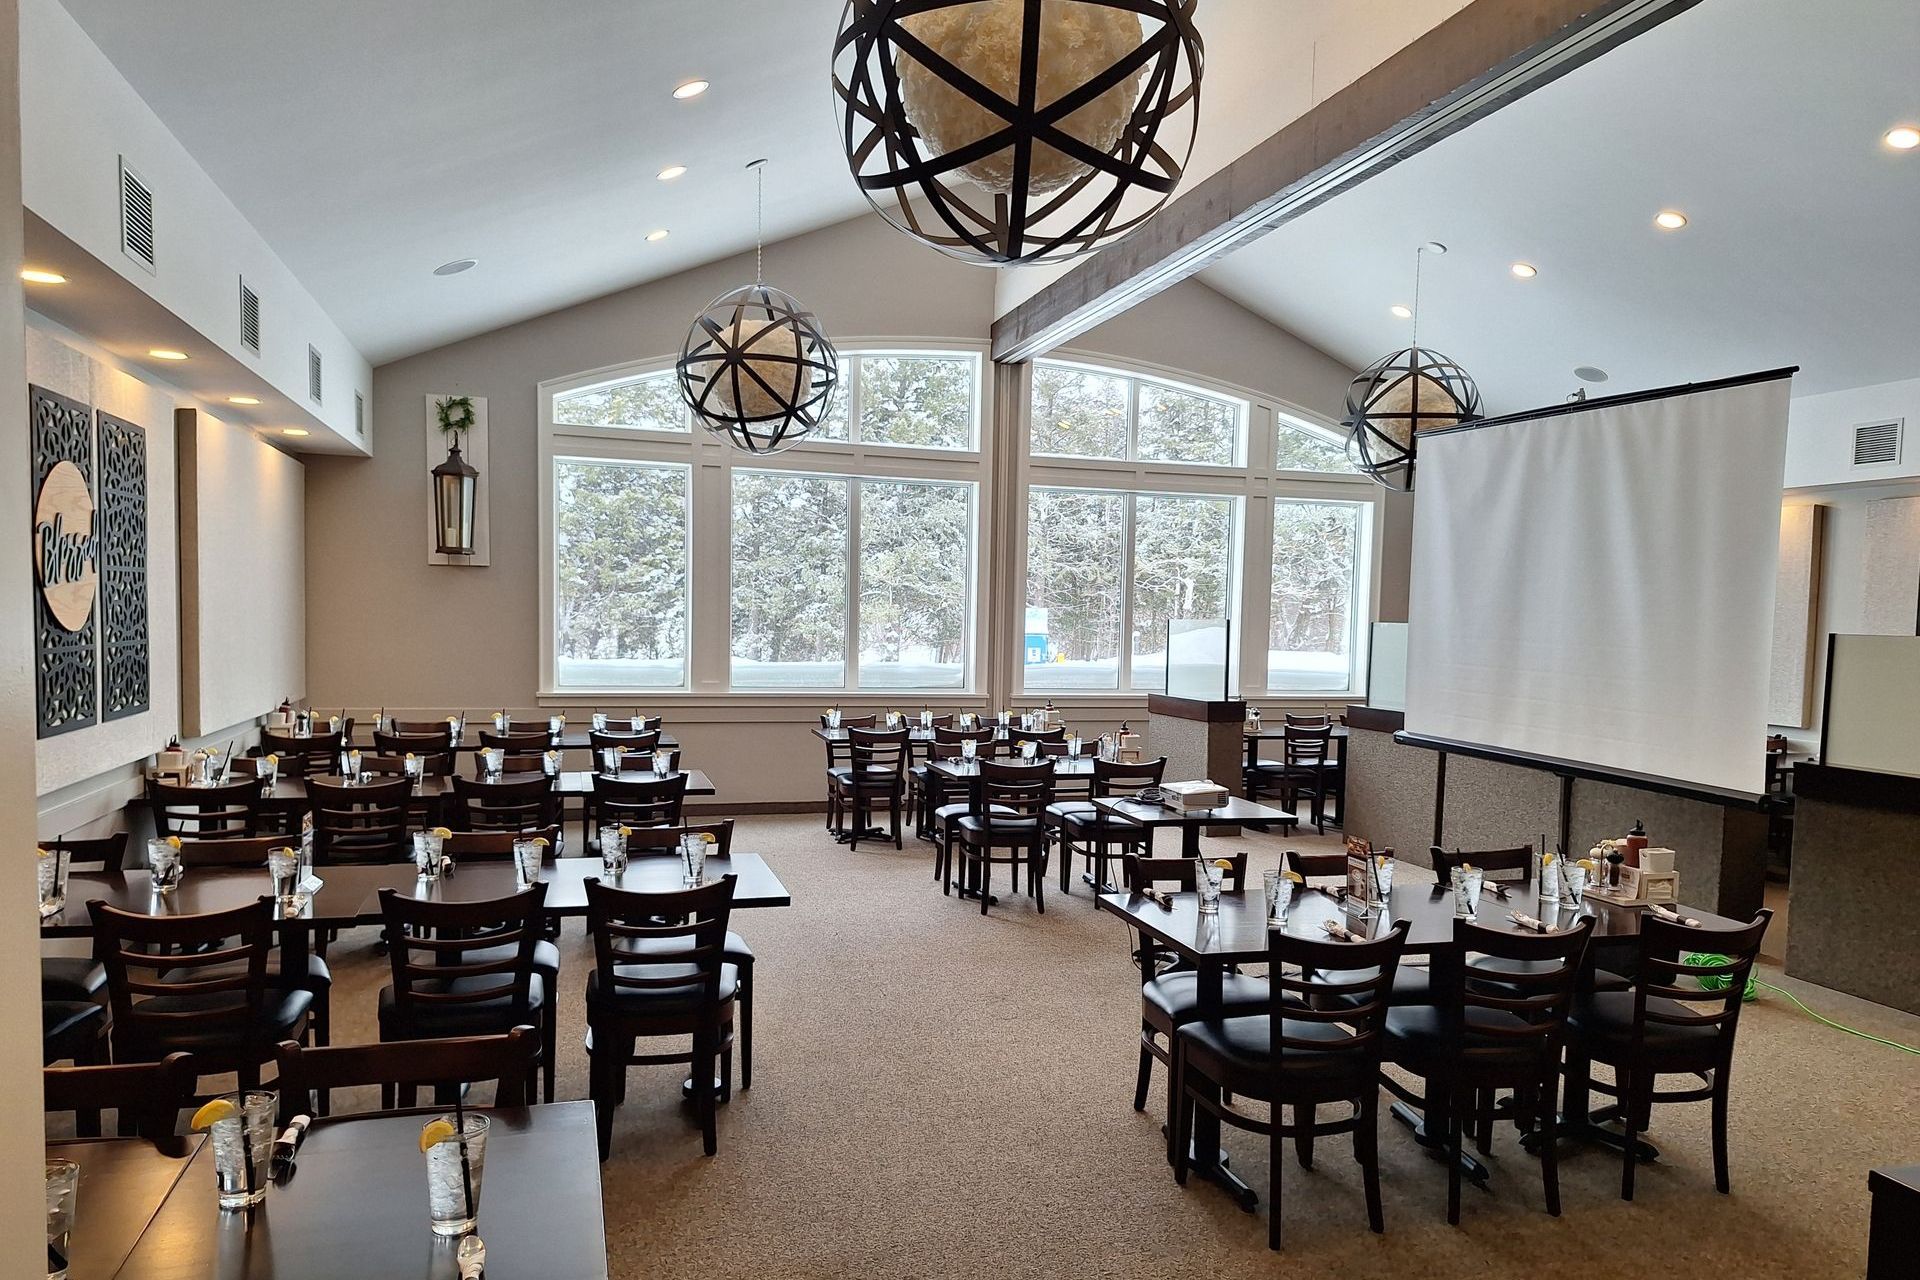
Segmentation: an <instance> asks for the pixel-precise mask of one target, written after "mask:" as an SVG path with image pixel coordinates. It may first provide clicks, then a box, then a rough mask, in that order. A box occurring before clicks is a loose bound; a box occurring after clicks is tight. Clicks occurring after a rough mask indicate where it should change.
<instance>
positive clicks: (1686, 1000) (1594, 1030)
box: [1567, 907, 1773, 1200]
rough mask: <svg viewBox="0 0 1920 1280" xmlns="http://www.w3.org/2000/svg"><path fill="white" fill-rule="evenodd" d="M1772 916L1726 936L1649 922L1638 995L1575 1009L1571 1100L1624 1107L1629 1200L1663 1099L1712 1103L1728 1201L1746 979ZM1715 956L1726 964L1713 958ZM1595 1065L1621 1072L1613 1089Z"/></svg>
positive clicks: (1590, 1000) (1584, 1000)
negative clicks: (1734, 1079) (1672, 1080)
mask: <svg viewBox="0 0 1920 1280" xmlns="http://www.w3.org/2000/svg"><path fill="white" fill-rule="evenodd" d="M1772 919H1773V912H1772V911H1771V910H1769V909H1768V908H1766V907H1762V908H1761V909H1760V910H1759V912H1758V913H1756V914H1755V915H1754V917H1753V921H1752V923H1750V924H1748V925H1746V926H1744V927H1742V928H1739V929H1732V930H1724V929H1701V928H1694V927H1692V926H1689V925H1684V924H1675V923H1673V922H1671V921H1667V920H1662V919H1660V918H1659V917H1657V916H1654V915H1651V914H1648V915H1645V916H1643V917H1642V919H1641V921H1640V946H1639V953H1638V963H1637V966H1636V968H1635V970H1634V973H1635V977H1634V983H1633V988H1632V990H1630V991H1595V992H1591V993H1589V994H1585V995H1583V996H1582V997H1581V999H1580V1000H1579V1001H1578V1002H1577V1003H1576V1004H1575V1005H1574V1009H1573V1016H1572V1018H1571V1019H1570V1020H1569V1023H1568V1029H1569V1033H1570V1034H1569V1036H1568V1041H1567V1081H1568V1087H1567V1093H1568V1097H1569V1098H1574V1097H1577V1096H1579V1095H1580V1094H1582V1093H1584V1092H1585V1091H1587V1090H1597V1091H1598V1092H1601V1093H1604V1094H1610V1095H1611V1096H1613V1097H1614V1098H1615V1099H1617V1100H1618V1102H1619V1113H1620V1119H1621V1121H1622V1122H1623V1124H1624V1125H1625V1129H1626V1132H1625V1141H1624V1144H1623V1145H1624V1149H1625V1156H1624V1158H1623V1159H1622V1161H1621V1169H1620V1198H1621V1199H1622V1200H1631V1199H1633V1171H1634V1168H1635V1166H1636V1165H1637V1164H1638V1163H1639V1158H1638V1148H1639V1143H1638V1141H1637V1135H1639V1134H1641V1133H1643V1132H1645V1131H1646V1129H1647V1128H1648V1126H1649V1123H1650V1118H1651V1115H1652V1112H1653V1104H1654V1103H1656V1102H1660V1103H1671V1102H1711V1103H1712V1105H1713V1116H1712V1127H1713V1185H1714V1189H1715V1190H1716V1191H1718V1192H1720V1194H1721V1195H1726V1194H1727V1193H1728V1191H1729V1189H1730V1183H1729V1179H1728V1174H1727V1082H1728V1078H1729V1076H1730V1075H1731V1073H1732V1070H1733V1045H1734V1037H1735V1035H1736V1033H1737V1032H1738V1031H1739V1029H1740V1006H1741V1004H1742V1002H1743V1001H1744V1000H1745V998H1746V988H1747V979H1748V978H1749V977H1750V976H1751V975H1752V973H1753V966H1754V962H1755V961H1757V960H1758V959H1759V958H1760V944H1761V941H1762V939H1764V938H1765V937H1766V933H1767V925H1768V924H1769V923H1770V922H1771V921H1772ZM1708 956H1713V957H1720V956H1724V957H1726V959H1725V960H1724V961H1722V960H1718V959H1715V960H1711V961H1709V960H1707V959H1705V957H1708ZM1690 957H1691V959H1692V963H1689V958H1690ZM1596 1062H1600V1063H1604V1064H1606V1065H1607V1066H1610V1067H1612V1068H1613V1071H1614V1083H1613V1084H1611V1085H1607V1084H1602V1083H1600V1082H1599V1081H1597V1080H1595V1079H1593V1074H1592V1064H1594V1063H1596ZM1663 1075H1687V1076H1692V1077H1694V1078H1695V1079H1696V1080H1697V1081H1698V1082H1699V1084H1698V1086H1697V1087H1693V1088H1682V1089H1668V1090H1660V1089H1658V1088H1657V1085H1658V1082H1659V1077H1661V1076H1663ZM1580 1118H1581V1119H1584V1118H1585V1117H1580Z"/></svg>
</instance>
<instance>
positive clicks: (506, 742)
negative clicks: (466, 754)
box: [480, 729, 553, 756]
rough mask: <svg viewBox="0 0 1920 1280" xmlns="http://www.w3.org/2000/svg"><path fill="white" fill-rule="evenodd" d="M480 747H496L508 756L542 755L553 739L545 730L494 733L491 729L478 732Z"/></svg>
mask: <svg viewBox="0 0 1920 1280" xmlns="http://www.w3.org/2000/svg"><path fill="white" fill-rule="evenodd" d="M480 745H481V746H483V747H498V748H499V749H500V750H502V751H504V752H506V753H507V754H508V755H510V756H513V755H534V756H538V755H544V754H546V750H547V748H548V747H550V746H552V745H553V739H552V737H551V736H549V735H548V733H547V731H546V730H545V729H522V730H520V731H518V732H513V731H508V732H506V733H495V732H494V731H493V730H491V729H482V730H481V731H480Z"/></svg>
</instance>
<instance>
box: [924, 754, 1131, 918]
mask: <svg viewBox="0 0 1920 1280" xmlns="http://www.w3.org/2000/svg"><path fill="white" fill-rule="evenodd" d="M980 759H981V757H979V756H973V757H968V756H949V757H947V758H946V759H944V760H929V761H927V773H928V774H929V775H933V776H938V777H939V778H940V779H941V780H942V781H943V782H944V783H945V784H946V786H947V787H948V788H949V789H952V790H964V791H965V792H966V795H967V803H968V804H969V805H970V806H972V807H974V808H978V807H979V806H980V803H981V792H980V787H981V778H982V777H983V775H982V774H981V772H980ZM1042 759H1045V760H1047V761H1050V762H1051V763H1052V765H1053V778H1054V782H1055V784H1056V785H1057V784H1058V783H1060V782H1062V781H1065V782H1068V783H1071V784H1074V785H1075V790H1076V794H1075V795H1068V796H1061V797H1059V798H1060V799H1063V800H1070V799H1076V798H1080V797H1082V796H1085V795H1086V794H1087V792H1086V791H1085V790H1084V789H1082V788H1081V786H1080V785H1079V784H1085V785H1086V786H1087V787H1090V786H1091V785H1092V782H1093V757H1092V756H1046V757H1042ZM992 763H994V764H1021V763H1033V764H1037V763H1039V761H1038V760H1035V761H1019V760H1006V759H995V760H993V761H992ZM916 821H917V818H916ZM916 834H917V835H919V836H920V837H921V838H923V839H932V840H937V839H939V833H938V832H937V831H932V830H930V829H928V828H926V827H925V826H924V825H923V826H921V827H920V828H919V829H918V830H917V831H916ZM970 865H971V864H970ZM960 896H961V897H963V898H975V899H977V898H978V897H979V896H980V890H979V887H978V885H977V884H975V883H974V881H973V878H972V877H971V876H969V878H968V879H966V880H965V881H964V882H963V883H962V884H961V885H960ZM987 901H988V902H989V903H998V902H999V901H1000V899H999V898H998V897H996V896H994V895H992V894H989V895H987Z"/></svg>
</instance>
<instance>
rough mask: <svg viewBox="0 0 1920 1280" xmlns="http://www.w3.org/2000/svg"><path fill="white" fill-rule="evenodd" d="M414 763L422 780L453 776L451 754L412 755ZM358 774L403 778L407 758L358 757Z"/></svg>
mask: <svg viewBox="0 0 1920 1280" xmlns="http://www.w3.org/2000/svg"><path fill="white" fill-rule="evenodd" d="M413 759H414V763H415V764H417V765H419V766H420V776H421V777H423V778H450V777H452V776H453V752H451V751H436V752H428V753H424V754H422V753H420V752H415V753H414V757H413ZM360 772H362V773H370V774H375V775H377V776H379V777H383V778H404V777H406V776H407V757H406V756H405V755H404V754H402V755H379V756H362V757H360Z"/></svg>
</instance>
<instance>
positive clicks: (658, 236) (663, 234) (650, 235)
mask: <svg viewBox="0 0 1920 1280" xmlns="http://www.w3.org/2000/svg"><path fill="white" fill-rule="evenodd" d="M666 238H667V229H666V228H665V227H662V228H660V229H659V230H658V231H649V232H647V239H648V241H650V242H651V241H654V240H665V239H666Z"/></svg>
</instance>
